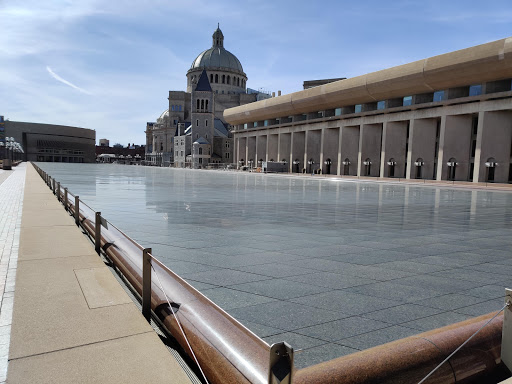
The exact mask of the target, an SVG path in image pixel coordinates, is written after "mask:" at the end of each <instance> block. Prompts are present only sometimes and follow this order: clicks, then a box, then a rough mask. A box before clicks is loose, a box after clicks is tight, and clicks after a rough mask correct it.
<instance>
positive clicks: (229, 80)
mask: <svg viewBox="0 0 512 384" xmlns="http://www.w3.org/2000/svg"><path fill="white" fill-rule="evenodd" d="M228 84H231V77H230V76H229V75H228Z"/></svg>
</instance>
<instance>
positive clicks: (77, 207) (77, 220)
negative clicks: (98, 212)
mask: <svg viewBox="0 0 512 384" xmlns="http://www.w3.org/2000/svg"><path fill="white" fill-rule="evenodd" d="M75 224H76V226H77V227H79V226H80V199H79V197H78V196H75Z"/></svg>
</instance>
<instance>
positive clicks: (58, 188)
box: [57, 181, 60, 202]
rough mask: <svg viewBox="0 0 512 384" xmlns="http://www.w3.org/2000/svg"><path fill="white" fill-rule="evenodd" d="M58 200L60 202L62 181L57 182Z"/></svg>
mask: <svg viewBox="0 0 512 384" xmlns="http://www.w3.org/2000/svg"><path fill="white" fill-rule="evenodd" d="M57 200H58V201H59V202H60V181H59V182H58V183H57Z"/></svg>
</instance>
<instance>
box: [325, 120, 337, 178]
mask: <svg viewBox="0 0 512 384" xmlns="http://www.w3.org/2000/svg"><path fill="white" fill-rule="evenodd" d="M339 135H340V128H326V129H324V131H323V144H322V155H323V156H322V173H324V174H331V175H337V174H338V147H339V141H340V139H339ZM326 160H330V161H331V166H330V169H328V167H327V165H326V164H325V161H326ZM328 171H329V172H328Z"/></svg>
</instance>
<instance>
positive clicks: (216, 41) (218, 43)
mask: <svg viewBox="0 0 512 384" xmlns="http://www.w3.org/2000/svg"><path fill="white" fill-rule="evenodd" d="M212 39H213V42H212V48H219V47H220V48H224V34H223V33H222V31H221V30H220V26H219V24H218V23H217V29H216V30H215V32H213V35H212Z"/></svg>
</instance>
